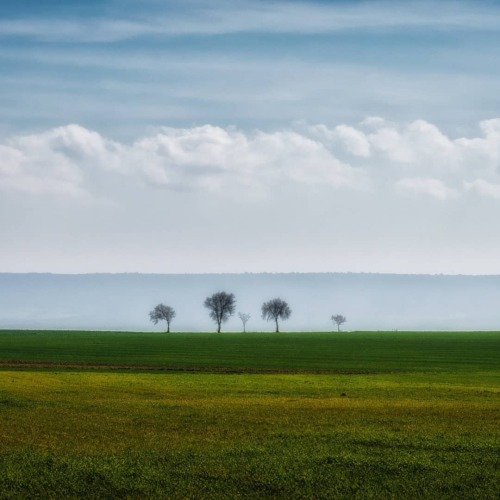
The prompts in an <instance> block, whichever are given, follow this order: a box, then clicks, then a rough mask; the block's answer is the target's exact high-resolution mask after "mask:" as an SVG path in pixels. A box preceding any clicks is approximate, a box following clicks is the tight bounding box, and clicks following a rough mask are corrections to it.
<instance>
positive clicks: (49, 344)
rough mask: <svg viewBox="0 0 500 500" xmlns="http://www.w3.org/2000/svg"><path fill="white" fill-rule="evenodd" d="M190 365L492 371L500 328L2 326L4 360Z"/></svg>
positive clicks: (499, 361)
mask: <svg viewBox="0 0 500 500" xmlns="http://www.w3.org/2000/svg"><path fill="white" fill-rule="evenodd" d="M16 362H26V363H44V362H45V363H59V364H61V365H64V364H77V365H80V364H81V365H111V366H122V367H133V366H138V367H139V366H142V367H164V368H170V369H187V370H200V369H201V370H205V369H206V370H216V369H220V370H222V371H224V370H231V369H232V370H236V371H265V370H269V371H311V372H315V371H330V372H356V373H359V372H361V373H363V372H409V371H412V372H415V371H438V372H439V371H453V372H457V371H462V372H466V371H478V370H484V371H489V370H494V369H496V368H498V367H499V365H500V333H499V332H352V333H341V334H334V333H324V332H322V333H279V334H274V333H272V334H270V333H247V334H242V333H223V334H214V333H173V334H161V333H151V332H148V333H141V332H80V331H67V332H65V331H6V330H3V331H0V363H4V364H5V363H16Z"/></svg>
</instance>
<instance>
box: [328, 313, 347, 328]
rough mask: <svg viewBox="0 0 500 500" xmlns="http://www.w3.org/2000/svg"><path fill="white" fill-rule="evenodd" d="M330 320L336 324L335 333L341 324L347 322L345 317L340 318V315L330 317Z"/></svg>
mask: <svg viewBox="0 0 500 500" xmlns="http://www.w3.org/2000/svg"><path fill="white" fill-rule="evenodd" d="M331 320H332V321H333V322H334V323H336V324H337V331H338V332H340V325H341V324H342V323H345V322H346V321H347V320H346V319H345V316H342V314H336V315H334V316H332V317H331Z"/></svg>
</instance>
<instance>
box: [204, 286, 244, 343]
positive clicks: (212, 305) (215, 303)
mask: <svg viewBox="0 0 500 500" xmlns="http://www.w3.org/2000/svg"><path fill="white" fill-rule="evenodd" d="M235 304H236V299H235V297H234V293H226V292H217V293H214V294H213V295H212V296H211V297H207V298H206V299H205V304H204V305H205V307H206V308H207V309H208V310H209V311H210V317H211V318H212V319H213V320H214V321H215V322H216V323H217V333H220V327H221V324H222V323H224V322H226V321H227V320H228V319H229V317H230V316H232V315H233V314H234V308H235Z"/></svg>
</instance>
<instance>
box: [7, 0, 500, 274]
mask: <svg viewBox="0 0 500 500" xmlns="http://www.w3.org/2000/svg"><path fill="white" fill-rule="evenodd" d="M499 35H500V2H495V1H474V2H472V1H470V2H466V1H448V0H442V1H440V2H430V1H418V0H417V1H377V0H371V1H324V0H323V1H319V0H317V1H298V0H291V1H283V0H266V1H260V0H231V1H228V0H211V1H197V0H188V1H182V2H181V1H177V2H172V1H160V0H141V1H137V0H99V1H98V0H86V1H85V2H83V1H82V2H80V1H76V0H75V1H72V2H67V1H63V0H46V1H44V2H39V1H38V0H36V1H35V0H18V1H16V2H0V68H1V70H0V272H54V273H87V272H147V273H214V272H223V273H227V272H238V273H239V272H376V273H385V272H387V273H430V274H441V273H442V274H500V258H499V256H498V248H500V93H499V92H498V82H499V81H500V80H499V78H500V65H499V64H498V54H499V53H500V36H499Z"/></svg>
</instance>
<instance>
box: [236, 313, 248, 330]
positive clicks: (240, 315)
mask: <svg viewBox="0 0 500 500" xmlns="http://www.w3.org/2000/svg"><path fill="white" fill-rule="evenodd" d="M238 318H240V319H241V322H242V323H243V333H246V331H247V321H248V320H249V319H250V314H247V313H242V312H239V313H238Z"/></svg>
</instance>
